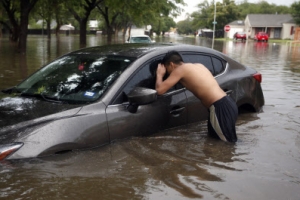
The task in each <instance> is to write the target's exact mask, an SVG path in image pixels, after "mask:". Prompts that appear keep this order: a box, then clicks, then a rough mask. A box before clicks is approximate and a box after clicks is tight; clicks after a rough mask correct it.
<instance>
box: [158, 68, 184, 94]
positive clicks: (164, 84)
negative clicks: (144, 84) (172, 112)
mask: <svg viewBox="0 0 300 200" xmlns="http://www.w3.org/2000/svg"><path fill="white" fill-rule="evenodd" d="M165 73H166V68H165V67H164V66H163V65H162V64H158V67H157V70H156V84H155V89H156V91H157V94H158V95H162V94H164V93H165V92H167V91H168V90H169V89H170V88H171V87H173V86H174V85H175V84H176V83H177V82H179V81H180V79H181V77H182V76H181V74H180V70H178V68H177V69H175V70H173V72H172V73H171V74H170V75H169V77H168V78H167V79H166V80H165V81H163V77H164V75H165Z"/></svg>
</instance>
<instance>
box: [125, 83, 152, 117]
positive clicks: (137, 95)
mask: <svg viewBox="0 0 300 200" xmlns="http://www.w3.org/2000/svg"><path fill="white" fill-rule="evenodd" d="M127 97H128V101H129V105H128V107H127V110H128V111H129V112H131V113H136V111H137V109H138V106H139V105H146V104H150V103H152V102H154V101H156V99H157V92H156V90H153V89H149V88H143V87H136V88H134V89H133V90H132V91H131V92H130V93H129V94H128V95H127Z"/></svg>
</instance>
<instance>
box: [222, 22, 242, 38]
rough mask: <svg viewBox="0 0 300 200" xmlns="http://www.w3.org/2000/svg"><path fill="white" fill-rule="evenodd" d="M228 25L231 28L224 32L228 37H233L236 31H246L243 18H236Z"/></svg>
mask: <svg viewBox="0 0 300 200" xmlns="http://www.w3.org/2000/svg"><path fill="white" fill-rule="evenodd" d="M227 25H229V27H230V30H229V31H228V32H225V34H224V36H225V37H227V38H233V35H234V34H235V33H236V32H245V23H244V21H243V20H236V21H233V22H231V23H229V24H227Z"/></svg>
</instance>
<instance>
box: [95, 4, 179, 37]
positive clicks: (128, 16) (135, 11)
mask: <svg viewBox="0 0 300 200" xmlns="http://www.w3.org/2000/svg"><path fill="white" fill-rule="evenodd" d="M177 4H184V2H183V0H172V1H169V0H135V1H123V0H105V1H104V2H102V3H101V4H98V6H97V8H98V10H99V13H100V14H101V15H102V18H103V20H104V23H105V27H106V28H105V29H106V32H107V34H108V37H107V39H108V43H110V42H111V38H112V35H113V34H114V33H115V32H116V31H117V27H121V26H123V29H124V30H125V29H127V28H129V29H130V27H131V26H132V25H133V24H134V25H137V26H144V25H151V26H152V27H154V29H155V31H156V32H157V34H159V33H160V32H161V31H162V30H163V28H164V29H165V24H164V25H163V26H162V25H161V26H159V23H163V22H164V23H165V21H164V20H163V18H164V19H167V18H165V17H167V16H169V15H172V16H176V15H178V14H179V13H180V9H179V8H178V6H177ZM166 24H168V23H166ZM158 27H160V28H158Z"/></svg>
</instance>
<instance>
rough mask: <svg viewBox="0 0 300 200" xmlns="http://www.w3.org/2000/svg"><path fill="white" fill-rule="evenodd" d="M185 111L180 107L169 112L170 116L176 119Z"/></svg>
mask: <svg viewBox="0 0 300 200" xmlns="http://www.w3.org/2000/svg"><path fill="white" fill-rule="evenodd" d="M184 110H185V107H180V108H178V107H177V108H175V109H172V110H171V111H170V114H171V115H174V116H175V117H177V116H178V115H180V113H182V112H183V111H184Z"/></svg>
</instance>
